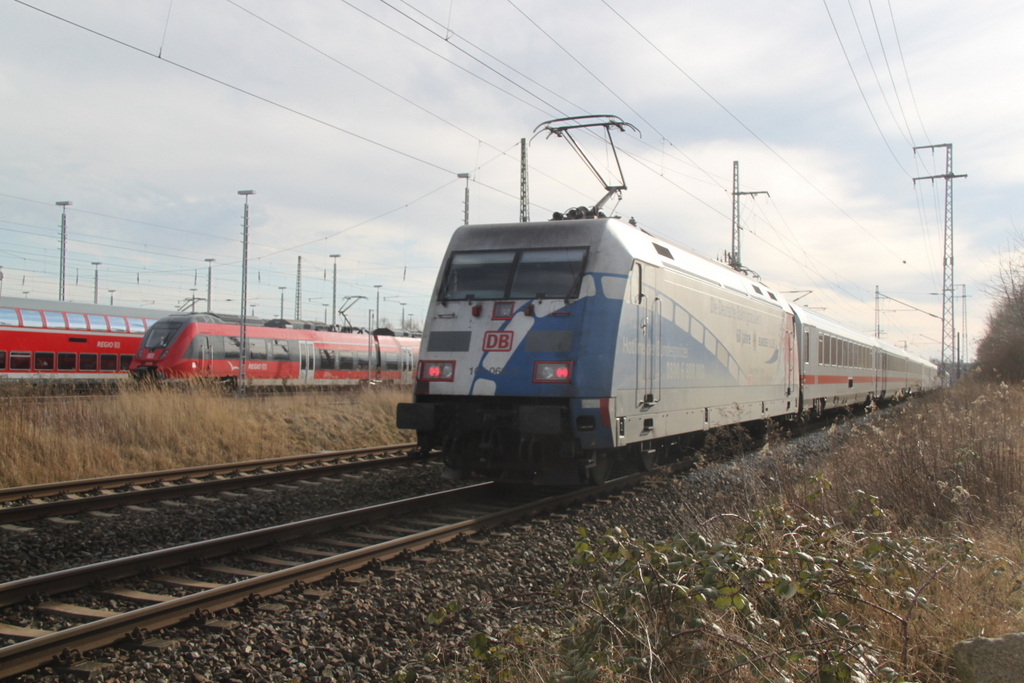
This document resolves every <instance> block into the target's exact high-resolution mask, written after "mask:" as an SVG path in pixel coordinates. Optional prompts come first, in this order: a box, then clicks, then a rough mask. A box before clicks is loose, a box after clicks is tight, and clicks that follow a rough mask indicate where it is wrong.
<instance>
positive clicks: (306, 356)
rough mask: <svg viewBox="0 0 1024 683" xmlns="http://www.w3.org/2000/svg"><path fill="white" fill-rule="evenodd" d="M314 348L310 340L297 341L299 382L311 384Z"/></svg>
mask: <svg viewBox="0 0 1024 683" xmlns="http://www.w3.org/2000/svg"><path fill="white" fill-rule="evenodd" d="M315 353H316V349H314V348H313V342H311V341H302V340H300V341H299V382H301V383H302V384H311V383H312V382H313V371H314V369H315V363H316V357H315V356H314V354H315Z"/></svg>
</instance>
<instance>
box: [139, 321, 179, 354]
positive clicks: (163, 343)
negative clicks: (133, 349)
mask: <svg viewBox="0 0 1024 683" xmlns="http://www.w3.org/2000/svg"><path fill="white" fill-rule="evenodd" d="M183 324H184V321H182V320H175V319H174V318H164V319H162V320H158V321H157V322H156V323H155V324H154V325H153V326H152V327H150V328H149V329H148V330H147V331H146V335H145V336H144V337H143V338H142V343H141V344H139V347H140V348H143V349H165V348H167V347H168V346H170V344H171V342H173V341H174V339H175V337H177V336H178V330H180V329H181V326H182V325H183Z"/></svg>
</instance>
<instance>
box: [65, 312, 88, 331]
mask: <svg viewBox="0 0 1024 683" xmlns="http://www.w3.org/2000/svg"><path fill="white" fill-rule="evenodd" d="M68 329H69V330H87V329H89V326H88V325H86V324H85V316H84V315H82V314H81V313H68Z"/></svg>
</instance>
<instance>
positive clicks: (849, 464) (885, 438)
mask: <svg viewBox="0 0 1024 683" xmlns="http://www.w3.org/2000/svg"><path fill="white" fill-rule="evenodd" d="M822 475H823V476H824V477H825V478H826V479H827V480H828V481H830V482H831V485H832V490H833V491H834V492H835V494H837V495H841V494H843V493H846V492H849V491H854V490H863V491H866V492H868V493H869V494H871V495H873V496H877V498H878V503H879V505H880V506H881V507H882V508H884V509H885V510H887V511H889V513H890V514H892V515H894V518H895V522H896V523H897V524H898V525H900V526H901V527H904V528H906V527H920V528H923V529H928V530H931V531H938V530H941V529H942V528H944V527H946V526H948V525H954V526H955V525H964V524H965V525H967V526H968V527H973V526H978V525H981V526H986V525H989V524H996V525H999V526H1003V525H1006V524H1009V525H1010V526H1012V527H1013V528H1014V530H1015V531H1016V532H1017V533H1018V534H1019V533H1020V532H1021V531H1022V529H1021V528H1020V524H1021V519H1020V514H1019V510H1020V509H1021V504H1022V502H1024V499H1022V495H1021V494H1022V491H1024V390H1022V389H1021V388H1020V387H1008V386H1005V385H996V384H988V383H981V382H963V383H962V384H961V385H960V386H958V387H957V388H956V389H954V390H950V391H945V392H936V393H935V394H932V395H929V396H926V397H923V398H921V399H919V400H916V401H913V402H911V403H909V404H905V405H903V406H900V407H899V408H898V409H897V410H895V411H894V412H892V413H891V414H889V415H885V416H882V417H881V418H880V419H878V420H875V421H871V422H869V423H868V424H866V425H864V426H860V427H857V428H855V429H854V431H853V433H852V434H851V435H850V437H849V438H848V439H847V440H846V442H845V444H844V445H843V446H841V447H840V448H839V449H838V450H837V451H836V452H835V453H834V454H833V455H832V457H830V458H829V459H828V462H827V463H826V464H825V466H824V468H823V470H822ZM829 504H830V505H832V506H835V505H837V504H838V502H837V501H830V502H829Z"/></svg>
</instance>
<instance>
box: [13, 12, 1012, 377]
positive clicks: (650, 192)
mask: <svg viewBox="0 0 1024 683" xmlns="http://www.w3.org/2000/svg"><path fill="white" fill-rule="evenodd" d="M851 9H852V11H851ZM1022 29H1024V5H1021V4H1020V3H1019V2H1010V1H1004V2H999V1H984V0H983V1H982V2H977V3H963V2H952V1H950V0H935V1H933V2H928V3H924V2H908V1H907V0H870V2H868V1H867V0H851V1H850V2H846V1H840V0H819V1H811V0H796V1H793V2H786V3H779V2H775V1H773V2H767V1H758V0H751V1H750V2H729V1H726V2H715V3H708V2H695V1H682V2H680V1H677V2H669V1H666V0H658V1H643V0H633V1H632V2H625V1H624V0H562V1H560V2H552V1H551V0H472V1H470V0H408V1H403V0H376V1H375V0H319V1H313V0H294V1H292V2H288V3H281V2H271V1H269V0H147V1H145V2H138V1H136V2H128V1H127V0H122V1H114V0H95V1H93V2H88V3H82V2H78V1H76V0H28V1H27V2H19V1H16V0H0V141H2V144H0V265H2V266H3V273H4V276H5V277H4V280H3V291H2V296H3V299H4V301H9V297H22V296H25V292H27V293H28V296H30V297H33V298H44V299H57V293H58V273H59V260H60V259H59V253H60V251H59V248H60V241H59V225H60V216H61V209H60V207H58V206H56V205H55V203H56V202H58V201H71V202H73V204H72V205H71V206H69V207H68V209H67V223H68V247H67V272H68V277H67V285H66V287H67V289H66V291H67V298H68V299H70V300H75V301H92V297H93V278H94V274H95V271H94V266H93V265H92V263H93V262H94V261H99V262H101V263H102V265H100V266H98V269H99V289H100V299H101V301H109V300H110V297H111V296H113V299H114V301H115V303H121V304H133V305H144V306H147V307H150V308H155V309H164V310H166V309H172V308H177V307H178V306H179V305H181V304H182V303H183V302H184V301H186V300H187V299H188V298H189V297H191V296H193V295H195V296H198V297H205V296H206V280H207V262H206V259H210V258H212V259H216V260H215V261H214V262H213V282H212V289H213V297H212V298H213V309H214V310H215V311H225V312H237V311H238V306H239V293H240V281H241V277H240V276H241V267H240V263H241V232H242V229H241V225H242V212H243V197H241V196H239V195H238V194H237V193H238V191H239V190H253V191H254V192H255V194H254V195H252V196H251V197H250V199H249V202H250V251H249V256H250V267H249V302H250V303H251V304H252V305H253V307H254V312H255V314H256V315H257V316H267V317H271V316H276V315H277V314H278V313H279V308H280V301H281V299H280V297H281V294H282V290H281V289H280V288H282V287H283V288H285V289H284V290H283V293H284V297H285V304H284V308H285V315H286V317H292V316H293V314H294V311H295V296H296V265H297V260H298V258H299V257H301V258H302V281H301V282H302V290H301V298H302V315H303V317H305V318H307V319H320V320H323V319H324V317H325V316H326V317H327V318H328V319H329V318H330V312H329V308H330V304H331V296H332V289H331V288H332V270H331V268H332V264H333V260H332V258H331V257H330V255H331V254H340V256H339V257H338V259H337V265H338V284H337V296H338V301H339V305H340V304H341V302H342V301H344V300H345V297H350V296H351V297H356V296H363V297H366V299H365V300H357V301H356V303H355V304H354V305H352V307H351V308H350V309H349V313H348V315H349V317H350V318H351V319H352V321H353V322H354V323H355V324H363V325H365V324H366V322H367V313H368V310H371V309H375V308H376V306H377V302H376V300H377V296H378V294H379V296H380V298H381V303H380V315H381V317H382V318H385V319H387V320H389V321H390V322H391V323H392V324H393V325H394V326H397V322H398V318H399V316H400V315H401V311H402V310H403V308H404V313H405V315H406V316H408V317H409V318H411V319H414V320H417V321H422V320H423V316H424V314H425V311H426V307H427V303H428V299H429V296H430V290H431V287H432V285H433V282H434V278H435V275H436V271H437V269H438V267H439V265H440V260H441V257H442V255H443V253H444V248H445V246H446V244H447V241H448V239H449V237H450V236H451V233H452V231H453V230H454V229H455V228H456V227H458V226H459V225H460V224H461V223H462V219H463V193H464V191H465V186H466V182H465V181H464V180H461V179H459V178H458V174H459V173H470V174H471V178H470V181H469V192H470V209H469V212H470V220H471V222H474V223H495V222H514V221H516V220H518V215H519V141H520V139H521V138H524V137H525V138H527V139H530V138H532V136H533V129H534V128H535V127H536V126H537V125H538V124H539V123H541V122H543V121H545V120H547V119H552V118H556V117H561V116H572V115H583V114H614V115H618V116H620V117H621V118H622V119H624V120H625V121H628V122H630V123H632V124H634V125H635V126H636V127H637V128H638V129H639V134H637V133H632V132H629V133H627V134H623V135H619V136H617V137H616V142H617V144H618V145H619V146H620V149H621V159H622V166H623V170H624V174H625V182H626V184H627V185H628V186H629V189H628V190H627V191H626V192H625V193H624V195H623V197H622V200H621V202H618V203H616V202H615V201H614V200H613V201H612V202H610V203H609V205H608V207H607V208H608V209H611V210H613V211H614V213H615V214H617V215H621V216H623V217H625V218H629V217H634V218H635V219H636V220H637V222H638V223H639V225H640V226H642V227H643V228H645V229H647V230H648V231H650V232H652V233H654V234H657V235H660V236H662V237H664V238H666V239H669V240H671V241H673V242H676V243H678V244H681V245H684V246H687V247H690V248H692V249H694V250H695V251H697V252H699V253H702V254H704V255H707V256H709V257H712V258H714V257H716V256H720V255H721V253H722V252H724V251H726V250H728V249H729V243H730V221H731V206H732V204H731V201H732V198H731V191H732V167H733V161H739V164H740V180H741V188H740V189H741V190H742V191H744V192H752V191H762V190H763V191H766V192H768V193H770V194H769V195H748V196H744V197H743V199H742V223H743V225H744V227H745V228H746V230H745V231H744V232H743V250H742V257H743V262H744V264H745V265H746V266H748V267H749V268H751V269H752V270H754V271H756V272H757V273H759V274H760V275H761V277H762V278H763V279H764V281H765V282H766V283H768V284H770V285H772V286H774V287H776V288H777V289H779V290H811V291H810V294H807V295H806V296H803V297H802V298H800V303H801V304H804V305H808V306H811V307H815V308H819V309H824V310H823V313H824V314H825V315H827V316H829V317H832V318H834V319H837V320H840V321H843V322H847V323H849V324H850V325H852V326H853V327H855V328H856V329H860V330H863V331H864V332H868V333H870V332H871V331H872V330H873V326H874V308H875V304H874V301H875V297H874V291H875V286H876V285H877V286H879V287H880V289H881V292H882V294H885V295H887V296H890V297H893V298H895V299H898V300H899V301H900V302H903V303H896V302H894V301H891V300H886V302H885V304H884V305H883V309H882V316H881V324H882V329H883V336H884V338H885V339H887V340H889V341H891V342H893V343H900V344H902V343H906V344H907V345H908V346H909V348H910V349H911V350H912V351H915V352H917V353H920V354H922V355H925V356H931V357H937V356H938V354H939V348H940V344H939V340H940V339H941V325H940V323H939V321H938V320H937V319H936V318H933V317H930V316H928V315H926V314H925V313H921V312H918V311H916V310H913V309H912V308H911V307H913V308H916V309H923V310H924V311H927V312H928V313H931V314H933V315H939V314H941V297H940V296H937V295H936V294H935V293H938V292H940V291H941V288H942V224H943V201H944V199H943V191H944V182H943V181H939V182H937V183H935V184H934V186H933V183H932V182H931V181H921V182H918V183H917V184H916V185H915V183H914V182H913V178H914V177H921V176H930V175H935V174H942V173H945V171H946V156H945V149H944V148H940V149H938V150H936V151H935V152H934V153H933V152H932V151H931V150H927V149H926V150H919V151H918V152H917V154H916V155H915V153H914V151H913V147H914V146H924V145H939V144H943V143H952V144H953V151H954V155H953V171H954V172H955V173H957V174H967V175H968V177H967V178H963V179H957V180H956V181H955V182H954V196H955V202H954V221H955V259H956V260H955V265H956V273H955V279H956V282H957V283H962V284H966V286H967V294H968V299H967V302H968V316H969V318H968V329H967V332H968V335H970V337H971V341H972V346H973V342H975V341H976V340H977V339H978V338H979V337H980V334H981V333H982V332H983V329H984V321H985V316H986V314H987V312H988V310H989V307H990V301H989V298H988V296H987V295H986V292H985V286H986V285H987V284H989V283H990V282H991V279H992V276H993V275H994V273H995V270H996V267H997V264H998V259H999V252H1000V250H1001V249H1005V248H1006V245H1007V244H1008V240H1009V239H1010V237H1011V235H1012V234H1013V231H1014V229H1015V228H1014V226H1015V222H1016V221H1018V220H1020V219H1019V216H1020V214H1021V213H1022V209H1024V206H1022V204H1024V192H1022V191H1021V189H1022V188H1021V184H1022V175H1024V163H1022V161H1024V160H1022V155H1024V140H1022V137H1024V127H1022V125H1021V121H1024V88H1022V87H1021V84H1020V78H1021V77H1020V74H1021V73H1022V72H1024V43H1022V41H1020V40H1019V34H1020V32H1021V30H1022ZM592 149H593V151H594V152H595V153H596V158H597V161H598V163H599V164H601V165H602V168H604V166H603V165H604V164H606V163H607V162H608V161H609V157H608V156H607V150H606V148H604V147H603V146H600V145H597V144H596V141H595V144H594V146H593V148H592ZM529 157H530V200H531V207H530V211H531V218H532V219H534V220H546V219H547V218H549V217H550V214H551V212H553V211H562V210H565V209H567V208H569V207H572V206H578V205H582V204H591V205H592V204H593V203H594V202H595V201H597V199H599V198H600V197H601V196H602V195H603V189H602V187H601V186H600V184H599V183H598V181H597V179H596V178H594V177H593V176H592V175H590V174H589V172H588V171H587V169H586V168H585V167H584V166H583V164H582V162H580V161H579V159H578V158H577V157H576V156H575V154H574V153H573V152H572V150H571V149H570V148H569V147H568V145H566V144H565V142H563V141H561V140H558V139H556V138H551V139H548V138H546V137H544V136H539V137H536V138H533V139H532V141H531V143H530V146H529ZM557 228H558V226H557V224H553V225H552V229H553V230H556V229H557ZM378 285H379V287H378ZM193 288H195V290H196V291H195V292H192V291H191V290H192V289H193ZM111 289H112V290H114V292H113V294H111V293H110V292H109V291H108V290H111ZM790 296H791V298H796V297H800V296H801V295H800V294H798V293H794V294H792V295H790ZM401 303H404V304H405V306H404V307H402V306H400V304H401ZM904 304H909V306H907V305H904ZM204 307H205V302H200V303H199V304H198V307H197V310H198V309H200V308H204ZM956 309H957V316H958V319H957V326H958V328H959V327H960V326H961V321H960V319H959V315H960V311H961V310H962V304H961V303H960V302H959V301H958V302H957V307H956Z"/></svg>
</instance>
